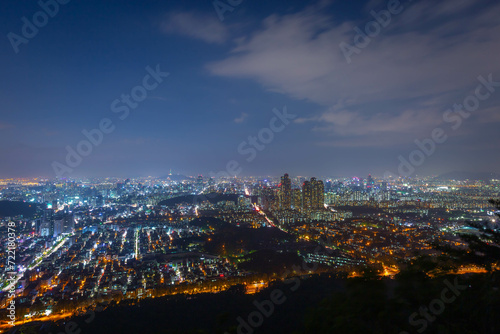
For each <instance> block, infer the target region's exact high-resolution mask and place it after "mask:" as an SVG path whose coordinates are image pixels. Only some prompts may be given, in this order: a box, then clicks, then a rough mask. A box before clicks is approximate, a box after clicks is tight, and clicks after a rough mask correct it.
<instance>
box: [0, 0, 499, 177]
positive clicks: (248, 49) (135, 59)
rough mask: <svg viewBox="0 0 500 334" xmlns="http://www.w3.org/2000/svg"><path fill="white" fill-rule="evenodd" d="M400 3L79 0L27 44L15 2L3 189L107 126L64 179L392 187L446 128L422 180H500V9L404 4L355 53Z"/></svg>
mask: <svg viewBox="0 0 500 334" xmlns="http://www.w3.org/2000/svg"><path fill="white" fill-rule="evenodd" d="M65 1H67V0H65ZM65 1H63V0H60V2H61V3H64V2H65ZM393 1H394V0H390V1H385V0H383V1H379V0H372V1H349V2H347V1H340V0H337V1H294V0H287V1H260V0H253V1H250V0H245V1H241V4H238V5H235V6H231V9H232V11H230V10H227V11H225V12H224V13H222V12H221V11H223V9H220V10H219V13H218V12H217V10H216V9H215V8H214V5H213V4H212V1H209V0H204V1H195V0H190V1H153V0H151V1H149V0H137V1H132V0H115V1H111V0H85V1H84V0H80V1H78V0H72V1H69V2H68V3H67V4H59V5H58V6H59V8H58V12H57V13H55V14H54V15H53V16H54V17H48V16H47V15H46V17H48V20H47V22H46V24H41V26H40V27H39V28H37V29H38V32H37V33H36V35H35V36H31V35H30V36H31V37H30V38H26V37H24V35H23V31H22V30H23V25H25V23H26V22H28V23H29V25H31V24H32V23H33V19H34V17H33V16H34V15H35V14H36V13H37V12H39V11H40V10H42V9H41V7H40V5H39V4H38V2H37V1H34V0H29V1H28V0H4V1H2V4H1V7H2V8H1V9H2V10H1V11H0V27H1V30H2V32H3V37H2V42H1V43H0V61H1V66H0V76H1V78H2V80H1V81H0V101H1V104H0V108H1V109H0V159H1V164H0V177H31V176H45V177H55V176H56V173H55V171H54V168H53V167H54V162H57V163H59V164H60V165H66V166H67V163H66V156H67V147H68V146H69V147H71V148H73V149H76V147H77V145H78V144H79V143H80V142H81V141H82V140H86V137H85V136H84V134H83V133H82V131H83V130H87V131H91V130H92V129H96V128H99V126H100V125H102V122H103V120H104V123H106V122H107V121H106V119H108V120H109V121H110V122H111V123H109V122H108V123H106V124H105V126H104V128H106V129H107V130H109V129H110V128H112V129H113V131H108V132H109V133H103V136H102V140H101V139H100V138H98V137H95V138H97V139H96V140H97V142H100V141H102V143H99V144H98V145H93V147H92V152H91V153H90V154H88V155H87V156H85V157H83V158H82V159H81V161H80V162H78V163H75V164H74V165H75V167H73V168H70V169H71V172H69V171H68V173H66V174H65V175H64V176H70V177H78V176H119V177H136V176H149V175H152V176H162V175H166V174H168V172H169V170H170V169H172V170H173V171H174V172H175V173H181V174H186V175H192V174H204V175H206V174H208V173H209V172H215V173H217V172H218V171H221V170H226V169H227V164H228V162H230V161H233V160H234V161H236V162H237V163H238V166H239V167H240V168H241V175H271V174H272V175H279V174H282V173H284V172H288V173H290V174H293V175H311V176H312V175H318V176H323V175H328V176H355V175H359V176H366V175H368V173H372V174H373V175H383V173H384V172H386V171H392V172H397V170H398V166H399V164H400V160H399V157H400V156H401V157H403V158H405V159H410V155H411V154H412V152H414V150H416V149H418V146H417V144H416V143H415V140H419V141H424V142H425V140H426V139H428V138H432V136H433V132H435V130H436V129H437V130H438V132H439V129H441V130H442V131H441V133H440V136H439V137H440V138H441V141H442V142H441V143H437V144H435V146H436V149H435V152H434V153H430V154H428V155H426V156H425V159H424V161H419V166H415V173H416V174H418V175H431V174H441V173H445V172H449V171H482V172H500V167H499V166H500V164H499V162H500V155H499V154H498V151H499V139H500V131H499V123H500V113H499V110H500V109H499V105H500V61H499V55H500V20H499V14H500V2H498V1H494V0H492V1H477V0H465V1H461V0H446V1H431V0H420V1H417V0H414V1H412V2H409V1H402V2H401V4H400V5H399V6H398V7H393V9H394V12H396V11H398V13H392V14H391V13H390V12H389V13H390V22H387V21H384V23H383V25H386V26H385V27H382V26H381V25H379V26H378V27H379V28H380V29H379V31H375V30H372V32H371V34H372V37H368V36H367V37H362V38H359V36H358V38H357V40H358V42H360V43H358V44H357V45H358V47H356V44H355V43H354V39H355V37H356V35H357V34H358V33H357V32H356V31H361V32H362V33H364V34H366V33H367V30H366V27H367V26H366V24H367V23H369V22H370V21H373V20H374V16H373V15H372V14H371V13H370V12H371V11H375V13H379V12H380V11H386V10H387V9H388V5H389V4H390V3H392V2H393ZM43 2H49V3H50V2H51V1H50V0H42V3H43ZM229 2H230V3H231V2H232V3H233V4H237V3H238V2H240V1H237V0H232V1H229ZM220 3H223V4H227V3H228V1H226V0H223V1H220ZM392 5H394V3H393V4H392ZM225 6H228V5H225ZM221 8H222V7H221ZM227 8H228V7H226V9H227ZM391 8H392V7H391ZM52 9H54V8H52ZM387 12H388V11H387ZM23 17H25V18H26V19H25V20H23ZM221 17H222V18H223V20H221ZM43 18H44V17H43V15H38V16H37V15H35V19H38V20H43ZM379 19H381V20H382V19H383V18H380V17H379ZM39 23H40V22H39ZM42 23H44V22H42ZM368 26H370V27H372V28H373V27H376V26H375V25H373V24H372V25H370V24H369V25H368ZM35 28H36V27H35ZM355 28H356V29H357V30H355ZM24 30H25V33H26V32H27V33H28V35H29V33H33V31H29V29H24ZM10 33H13V34H15V36H17V37H16V38H14V37H13V36H14V35H12V34H10ZM366 38H370V41H369V43H366V42H367V40H366ZM21 41H22V42H21ZM342 43H343V44H342ZM342 45H343V46H344V48H345V46H346V45H350V46H349V47H351V48H352V49H350V50H355V52H354V51H353V52H352V53H351V55H350V62H348V61H347V59H346V57H345V54H344V53H345V52H344V53H343V51H342V48H341V46H342ZM16 51H17V52H16ZM158 69H159V71H160V72H161V73H162V74H161V75H158V73H156V77H157V79H158V80H155V78H154V76H153V75H151V73H152V72H153V73H154V72H155V71H156V72H158ZM165 72H168V73H169V75H168V76H167V75H166V74H164V73H165ZM147 75H149V77H148V79H147V80H146V81H144V80H145V76H147ZM480 76H481V77H482V78H483V80H482V81H484V82H486V81H488V80H492V81H498V82H499V84H492V85H489V86H484V85H482V83H481V79H478V77H480ZM489 77H490V78H489ZM146 85H147V86H148V87H149V88H150V89H148V90H146V89H145V88H144V87H145V86H146ZM479 85H482V86H481V87H480V88H479V89H478V87H479ZM138 87H139V88H138ZM153 87H154V88H153ZM132 92H135V94H136V96H139V97H141V101H140V102H137V103H135V102H134V101H130V100H129V103H130V104H129V105H127V104H126V102H123V101H120V100H121V99H122V95H128V96H130V94H131V93H132ZM144 92H145V93H146V95H147V97H146V96H144V95H141V94H143V93H144ZM477 94H479V96H481V97H482V98H481V99H479V98H477V97H476V96H478V95H477ZM116 100H118V101H116ZM478 101H479V105H476V103H475V102H478ZM464 103H465V104H466V105H467V108H469V109H471V111H470V112H468V111H467V110H465V109H462V112H459V111H457V110H459V109H455V111H450V110H449V109H450V108H451V110H453V109H454V105H455V104H464ZM132 106H133V107H132ZM284 109H286V110H287V113H288V114H290V115H293V117H292V116H290V118H289V119H286V123H288V124H286V125H285V126H281V125H282V124H283V123H280V122H282V121H281V120H280V121H279V122H276V121H274V127H275V128H276V129H277V128H278V127H279V131H274V132H272V138H271V137H269V136H270V131H268V130H262V129H265V128H269V127H270V123H273V119H274V117H276V114H277V113H278V114H280V113H283V110H284ZM273 110H274V112H273ZM259 133H260V134H261V136H262V138H265V140H266V143H265V144H263V143H262V142H260V143H259V144H258V145H259V149H258V150H256V149H255V151H256V152H257V154H252V153H250V151H251V150H249V149H248V148H250V147H251V146H250V144H249V139H248V137H249V136H255V137H256V138H259V136H258V135H259ZM443 137H445V138H446V140H442V139H443ZM245 141H246V142H247V143H244V142H245ZM242 151H243V152H246V153H244V154H241V152H242ZM413 158H414V160H415V159H417V158H421V157H419V156H418V154H413ZM249 160H250V161H249ZM417 160H418V159H417ZM420 160H422V159H420ZM420 162H421V164H420ZM68 168H69V166H68Z"/></svg>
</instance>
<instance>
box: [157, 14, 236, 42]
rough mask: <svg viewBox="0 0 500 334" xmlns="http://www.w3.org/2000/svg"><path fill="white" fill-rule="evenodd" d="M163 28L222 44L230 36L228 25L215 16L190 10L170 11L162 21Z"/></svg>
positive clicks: (167, 30) (171, 32)
mask: <svg viewBox="0 0 500 334" xmlns="http://www.w3.org/2000/svg"><path fill="white" fill-rule="evenodd" d="M161 30H162V31H163V32H164V33H167V34H179V35H184V36H188V37H191V38H195V39H200V40H202V41H204V42H206V43H213V44H222V43H224V42H225V41H226V40H227V39H228V37H229V33H228V30H227V28H226V26H225V25H223V24H222V23H221V22H220V21H219V20H217V19H216V18H214V17H213V16H204V15H201V14H195V13H188V12H174V13H169V14H168V15H166V17H165V19H164V20H163V22H162V23H161Z"/></svg>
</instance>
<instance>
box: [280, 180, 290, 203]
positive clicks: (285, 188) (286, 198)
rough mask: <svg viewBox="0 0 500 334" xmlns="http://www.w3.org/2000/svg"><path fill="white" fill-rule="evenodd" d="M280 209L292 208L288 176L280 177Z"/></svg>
mask: <svg viewBox="0 0 500 334" xmlns="http://www.w3.org/2000/svg"><path fill="white" fill-rule="evenodd" d="M280 201H281V202H280V209H282V210H288V209H290V208H291V206H292V181H291V180H290V177H289V176H288V174H285V175H284V176H282V177H281V185H280Z"/></svg>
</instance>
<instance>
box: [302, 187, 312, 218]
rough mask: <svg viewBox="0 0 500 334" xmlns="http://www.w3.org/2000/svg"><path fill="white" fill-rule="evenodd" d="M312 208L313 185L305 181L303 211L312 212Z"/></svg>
mask: <svg viewBox="0 0 500 334" xmlns="http://www.w3.org/2000/svg"><path fill="white" fill-rule="evenodd" d="M311 207H312V185H311V182H309V181H304V183H303V184H302V209H303V210H304V211H307V210H310V209H311Z"/></svg>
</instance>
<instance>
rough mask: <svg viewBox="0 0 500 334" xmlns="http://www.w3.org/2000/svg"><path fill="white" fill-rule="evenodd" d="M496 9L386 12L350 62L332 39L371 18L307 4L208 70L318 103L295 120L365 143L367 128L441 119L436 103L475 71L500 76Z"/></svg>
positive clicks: (446, 6) (448, 4)
mask: <svg viewBox="0 0 500 334" xmlns="http://www.w3.org/2000/svg"><path fill="white" fill-rule="evenodd" d="M377 3H380V2H378V1H373V4H377ZM385 5H386V2H385V1H382V3H381V5H380V6H376V7H374V8H371V9H368V11H369V10H372V9H373V10H376V11H378V10H381V9H384V7H385ZM499 11H500V4H498V3H495V2H490V3H488V4H487V5H484V4H483V5H481V4H480V5H479V6H478V5H477V2H475V1H472V0H462V1H452V0H445V1H441V2H439V3H436V2H432V1H430V0H422V1H420V2H418V3H415V4H414V5H411V6H410V7H408V8H405V10H404V11H403V12H402V13H401V14H399V15H398V16H393V17H392V21H391V24H390V25H389V26H388V27H387V28H384V29H383V30H382V32H381V34H380V35H379V36H376V37H374V38H373V40H372V41H371V43H370V44H369V45H368V46H367V47H366V48H364V49H362V50H361V53H360V54H359V55H358V54H354V55H353V57H352V58H353V59H352V63H351V64H347V62H346V59H345V58H344V55H343V54H342V52H341V50H340V48H339V44H340V43H341V42H346V43H350V44H353V38H354V35H355V32H354V31H353V28H354V27H356V26H358V27H361V28H363V27H364V25H365V24H366V23H367V22H369V21H370V20H373V18H372V17H371V16H368V17H367V18H366V19H365V20H362V21H360V22H350V21H344V20H341V19H339V18H335V17H332V16H328V15H326V14H325V11H321V10H315V9H314V7H310V8H308V9H306V10H304V11H301V12H298V13H293V14H287V15H272V16H269V17H267V18H266V19H265V20H264V21H263V22H262V25H261V28H260V29H259V30H258V31H254V32H253V33H252V34H251V35H249V36H243V37H241V38H240V39H239V43H238V44H237V45H236V46H235V47H234V48H233V49H232V50H231V52H230V53H229V54H228V55H227V57H225V59H222V60H220V61H215V62H211V63H209V64H207V69H208V70H209V72H210V73H212V74H213V75H217V76H222V77H228V78H249V79H253V80H255V81H257V82H259V83H260V84H261V85H262V86H264V87H265V88H266V89H267V90H269V91H272V92H279V93H282V94H285V95H287V96H289V97H291V98H293V99H297V100H306V101H310V102H313V103H315V104H317V105H319V106H321V107H322V110H323V111H320V112H319V113H311V115H309V116H305V117H303V118H300V119H298V120H297V121H296V123H301V124H309V123H311V124H315V125H313V126H312V130H313V131H315V132H317V133H321V132H322V133H324V134H325V135H336V136H364V138H365V141H364V142H365V143H371V141H372V140H373V137H372V138H370V137H367V136H366V135H367V134H368V135H370V134H371V135H373V136H379V135H381V134H383V133H394V132H398V133H404V134H407V133H411V134H413V139H414V138H415V134H418V133H421V134H425V133H426V131H428V129H432V128H433V127H436V126H438V125H439V124H440V123H441V122H442V113H443V111H444V110H445V109H446V108H448V107H450V106H451V105H453V103H456V102H461V100H460V99H463V98H464V97H465V96H467V95H466V92H467V91H468V90H470V89H471V88H473V87H475V85H476V84H477V81H476V78H477V77H478V76H479V75H487V74H489V73H497V75H496V76H495V78H497V80H499V78H500V63H499V62H498V61H497V55H498V54H499V53H500V21H498V17H497V16H496V15H494V13H498V12H499ZM464 12H466V13H467V15H461V14H463V13H464ZM320 110H321V109H320ZM325 110H326V111H325ZM413 139H411V138H410V137H408V140H409V141H412V140H413ZM378 141H380V142H383V140H378ZM361 143H362V141H360V145H361Z"/></svg>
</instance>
